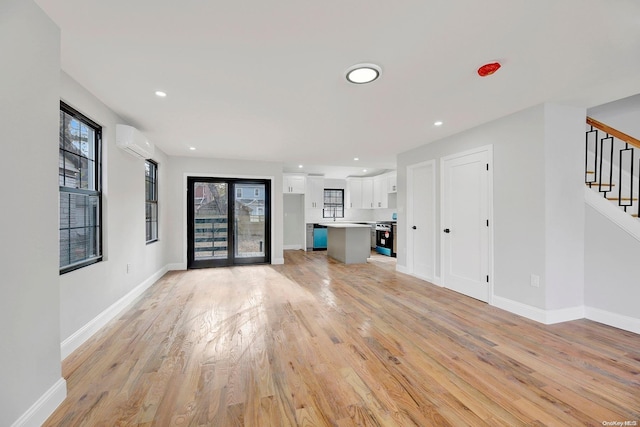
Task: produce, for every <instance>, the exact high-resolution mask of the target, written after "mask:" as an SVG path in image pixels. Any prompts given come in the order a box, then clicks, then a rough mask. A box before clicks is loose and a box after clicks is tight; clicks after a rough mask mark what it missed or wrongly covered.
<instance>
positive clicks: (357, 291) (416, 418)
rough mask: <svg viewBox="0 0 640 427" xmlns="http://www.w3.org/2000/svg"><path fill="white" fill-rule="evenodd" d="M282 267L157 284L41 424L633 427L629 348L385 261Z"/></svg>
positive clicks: (634, 372)
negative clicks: (614, 424) (624, 425)
mask: <svg viewBox="0 0 640 427" xmlns="http://www.w3.org/2000/svg"><path fill="white" fill-rule="evenodd" d="M285 260H286V264H285V265H282V266H250V267H234V268H223V269H205V270H192V271H186V272H171V273H169V274H167V275H166V276H164V277H163V278H162V279H161V280H160V281H159V282H158V283H157V284H155V285H154V286H153V287H152V288H150V289H149V290H148V291H147V292H146V294H145V295H144V297H143V298H141V299H140V300H139V301H138V302H137V303H136V304H135V305H134V306H132V307H131V309H130V310H128V311H127V312H126V313H124V314H123V315H122V316H121V317H120V318H119V319H117V320H115V321H113V322H111V323H110V324H109V325H108V326H107V327H106V328H105V329H104V330H102V331H101V332H99V333H98V334H96V335H95V336H94V337H93V338H92V339H91V340H90V341H89V342H87V343H86V344H85V345H83V346H82V347H81V348H80V349H78V350H77V351H76V352H74V353H73V354H72V355H71V356H69V357H68V358H67V359H66V360H65V361H64V363H63V374H64V376H65V378H66V379H67V386H68V397H67V399H66V400H65V402H64V403H63V404H62V405H61V407H60V408H58V410H57V411H56V412H55V413H54V414H53V415H52V416H51V418H50V419H49V420H48V422H47V423H46V424H45V425H47V426H59V425H60V426H125V425H142V426H151V425H154V426H216V427H219V426H220V427H222V426H277V427H280V426H337V427H344V426H420V427H426V426H438V427H439V426H521V425H522V426H525V425H526V426H532V425H533V426H541V425H548V426H577V425H590V426H602V425H603V421H606V422H610V421H621V422H624V421H635V422H637V424H638V425H640V336H639V335H636V334H633V333H630V332H625V331H621V330H618V329H615V328H611V327H607V326H604V325H600V324H597V323H595V322H591V321H587V320H580V321H574V322H568V323H564V324H558V325H552V326H544V325H540V324H537V323H535V322H532V321H529V320H526V319H523V318H521V317H518V316H515V315H512V314H509V313H507V312H504V311H502V310H499V309H497V308H494V307H491V306H489V305H487V304H484V303H481V302H479V301H476V300H473V299H470V298H467V297H464V296H461V295H459V294H456V293H455V292H451V291H448V290H446V289H442V288H439V287H436V286H434V285H431V284H429V283H426V282H423V281H420V280H418V279H414V278H411V277H409V276H406V275H403V274H400V273H396V272H395V271H394V269H393V264H390V263H388V262H384V261H385V260H384V259H380V260H373V261H372V262H370V263H368V264H366V265H343V264H339V263H336V262H334V261H331V260H327V257H326V254H325V253H318V252H316V253H313V252H310V253H305V252H302V251H287V252H286V254H285ZM629 425H632V424H629Z"/></svg>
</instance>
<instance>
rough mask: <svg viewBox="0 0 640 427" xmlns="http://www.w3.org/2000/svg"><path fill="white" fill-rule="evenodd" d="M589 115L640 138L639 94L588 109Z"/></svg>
mask: <svg viewBox="0 0 640 427" xmlns="http://www.w3.org/2000/svg"><path fill="white" fill-rule="evenodd" d="M588 115H589V117H593V118H594V119H596V120H598V121H600V122H602V123H604V124H606V125H609V126H611V127H613V128H615V129H617V130H619V131H621V132H624V133H626V134H627V135H631V136H633V137H634V138H636V139H640V120H638V117H640V94H638V95H633V96H630V97H628V98H624V99H620V100H617V101H614V102H609V103H607V104H603V105H600V106H597V107H594V108H590V109H589V110H588Z"/></svg>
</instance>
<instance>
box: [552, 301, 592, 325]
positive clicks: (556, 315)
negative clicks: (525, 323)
mask: <svg viewBox="0 0 640 427" xmlns="http://www.w3.org/2000/svg"><path fill="white" fill-rule="evenodd" d="M545 316H546V321H545V322H544V323H545V324H547V325H553V324H554V323H562V322H569V321H571V320H578V319H584V317H585V315H584V306H582V305H581V306H578V307H569V308H561V309H559V310H545Z"/></svg>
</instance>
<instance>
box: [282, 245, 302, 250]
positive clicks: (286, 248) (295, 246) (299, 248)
mask: <svg viewBox="0 0 640 427" xmlns="http://www.w3.org/2000/svg"><path fill="white" fill-rule="evenodd" d="M282 250H284V251H298V250H302V245H284V246H283V247H282Z"/></svg>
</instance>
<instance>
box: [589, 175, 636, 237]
mask: <svg viewBox="0 0 640 427" xmlns="http://www.w3.org/2000/svg"><path fill="white" fill-rule="evenodd" d="M584 201H585V203H586V204H587V205H589V206H591V207H592V208H594V209H595V210H596V211H598V212H599V213H600V214H602V215H603V216H605V217H607V218H608V219H610V220H611V221H612V222H613V223H614V224H615V225H617V226H618V227H620V228H621V229H623V230H624V231H626V232H627V233H629V235H630V236H631V237H633V238H635V239H636V240H639V241H640V221H639V220H638V219H637V218H634V217H632V216H631V215H630V214H628V213H627V212H624V211H623V210H621V209H618V208H617V207H616V206H615V205H614V204H613V203H612V202H611V201H609V200H606V199H605V198H604V197H602V196H600V195H599V194H598V193H596V192H595V191H593V190H592V189H590V188H589V187H585V189H584Z"/></svg>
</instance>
